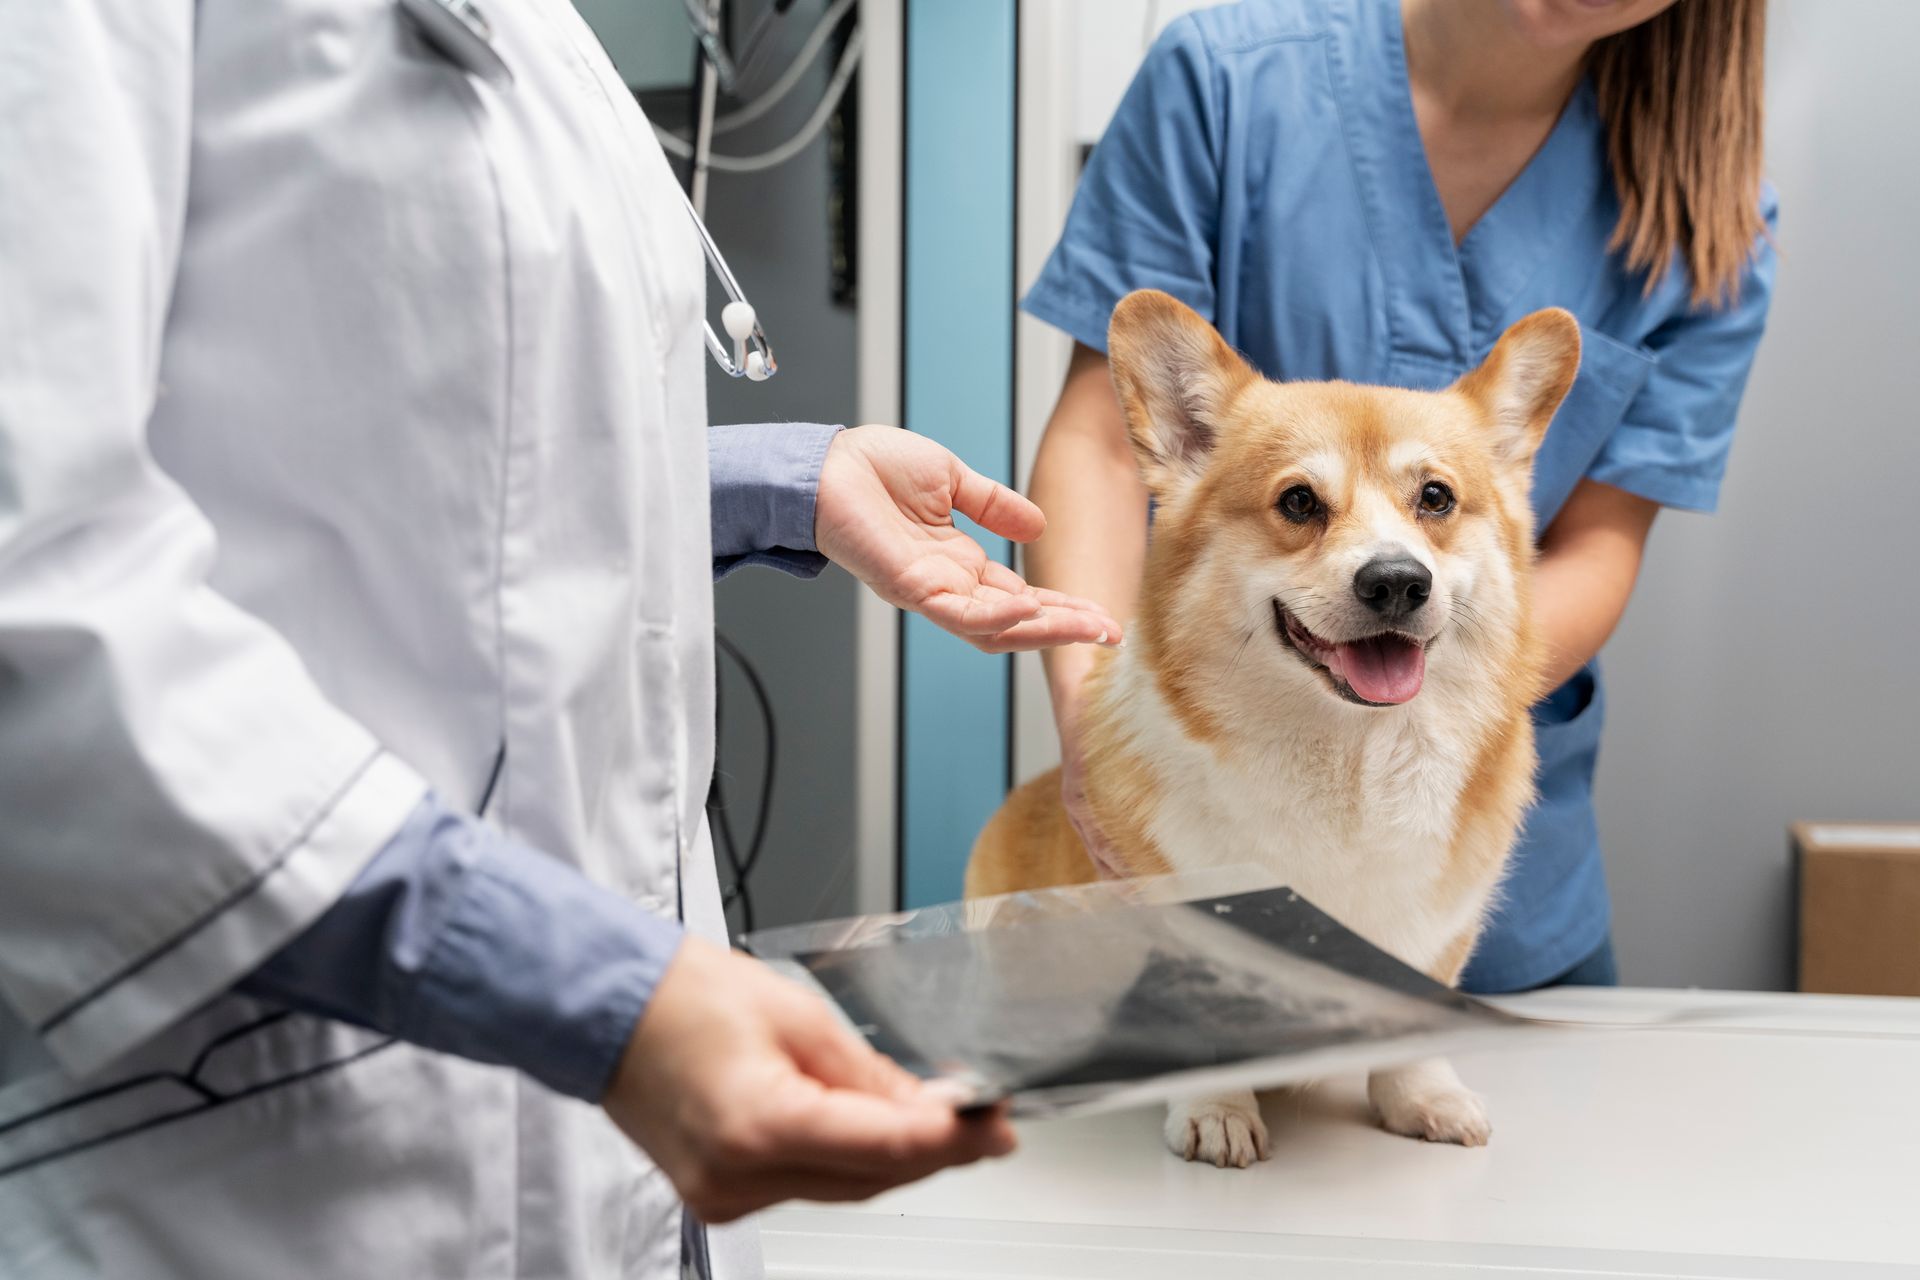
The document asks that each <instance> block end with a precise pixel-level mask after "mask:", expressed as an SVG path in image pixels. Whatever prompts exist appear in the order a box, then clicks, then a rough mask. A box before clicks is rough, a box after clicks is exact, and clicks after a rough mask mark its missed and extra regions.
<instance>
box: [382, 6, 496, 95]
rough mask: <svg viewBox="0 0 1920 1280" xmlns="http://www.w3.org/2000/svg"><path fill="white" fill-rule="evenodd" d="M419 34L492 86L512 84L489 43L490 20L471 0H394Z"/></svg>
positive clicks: (491, 43)
mask: <svg viewBox="0 0 1920 1280" xmlns="http://www.w3.org/2000/svg"><path fill="white" fill-rule="evenodd" d="M398 3H399V5H400V8H401V9H402V10H403V11H405V13H406V14H407V16H408V17H410V18H412V19H413V20H414V22H415V23H417V24H418V25H419V27H420V31H421V34H423V35H424V36H426V38H427V39H428V40H429V41H431V42H432V44H433V46H434V47H435V48H436V49H438V50H439V51H440V52H441V53H443V54H445V55H446V56H447V58H448V59H449V60H450V61H452V62H453V63H454V64H455V65H457V66H459V67H461V68H462V69H464V70H466V71H469V72H471V73H472V74H474V75H476V76H479V77H480V78H481V79H482V80H485V81H486V82H487V83H488V84H491V85H493V86H494V87H496V88H500V89H505V88H508V87H510V86H511V85H512V84H513V72H512V71H511V70H509V69H508V67H507V63H506V60H505V59H504V58H502V57H501V56H500V51H499V50H497V49H495V48H494V47H493V24H492V23H490V22H488V21H487V15H486V14H484V13H482V12H481V11H480V6H478V5H476V4H474V3H473V0H398Z"/></svg>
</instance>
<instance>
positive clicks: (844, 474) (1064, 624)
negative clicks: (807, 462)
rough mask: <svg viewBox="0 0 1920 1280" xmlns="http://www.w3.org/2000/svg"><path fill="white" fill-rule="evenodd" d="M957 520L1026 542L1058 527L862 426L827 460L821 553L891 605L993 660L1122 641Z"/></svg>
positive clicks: (1092, 611)
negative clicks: (996, 555)
mask: <svg viewBox="0 0 1920 1280" xmlns="http://www.w3.org/2000/svg"><path fill="white" fill-rule="evenodd" d="M956 512H957V513H959V514H961V515H964V516H967V517H968V518H970V519H972V520H974V521H977V522H978V523H979V524H980V525H981V527H983V528H985V529H987V530H989V531H990V532H993V533H997V534H999V535H1000V536H1001V537H1003V538H1009V539H1011V540H1013V541H1015V542H1031V541H1032V540H1033V539H1035V538H1037V537H1039V536H1040V534H1041V532H1042V531H1043V530H1044V529H1045V528H1046V524H1047V522H1046V517H1045V516H1043V515H1042V514H1041V513H1040V508H1038V507H1036V506H1034V505H1033V504H1032V503H1031V502H1029V501H1027V500H1026V499H1025V498H1023V497H1021V496H1020V495H1019V494H1017V493H1015V492H1014V491H1013V490H1011V489H1009V488H1007V487H1006V486H1005V485H1002V484H997V483H995V482H994V481H992V480H989V479H987V478H986V477H985V476H983V475H980V474H979V473H977V472H975V471H973V470H972V469H971V468H969V467H968V466H967V465H966V464H965V463H963V462H961V461H960V459H959V458H957V457H955V456H954V455H953V454H952V453H951V452H949V451H948V450H946V449H944V448H942V447H941V446H940V445H938V444H935V443H934V442H933V441H931V440H929V439H927V438H926V437H924V436H918V435H915V434H913V433H912V432H910V431H903V430H900V429H898V428H895V427H884V426H869V427H856V428H854V429H852V430H849V431H843V432H841V433H840V434H839V435H837V436H835V437H834V441H833V444H832V446H831V447H830V448H829V449H828V450H827V457H826V462H825V464H824V465H823V466H822V467H821V470H820V491H819V498H818V500H817V502H816V504H815V507H814V543H815V545H816V546H817V547H818V548H819V549H820V551H821V553H822V554H824V555H825V556H826V557H827V558H828V559H829V560H832V561H833V562H834V563H835V564H838V565H840V566H841V567H842V568H844V569H846V570H847V571H848V572H849V573H851V574H853V575H854V576H855V577H856V578H858V579H860V581H862V582H864V583H866V584H867V586H869V587H870V588H872V589H873V591H874V593H875V594H876V595H878V596H879V597H880V598H881V599H883V600H885V601H886V602H887V603H889V604H892V605H895V606H897V607H899V608H902V609H910V610H912V611H913V612H915V613H918V614H920V615H922V616H924V617H926V618H928V619H930V620H931V621H932V622H934V623H935V624H936V625H937V626H939V627H941V628H943V629H945V630H947V631H951V632H952V633H953V634H954V635H957V636H959V637H960V638H961V639H963V640H965V641H967V643H969V644H971V645H973V646H974V647H975V648H977V649H980V650H982V651H984V652H987V653H1008V652H1012V651H1014V650H1017V649H1044V648H1049V647H1051V646H1054V645H1062V644H1081V643H1095V644H1118V643H1119V642H1120V638H1121V634H1120V624H1119V622H1117V621H1116V620H1115V619H1114V618H1113V617H1112V615H1110V614H1109V613H1107V611H1106V610H1104V609H1102V608H1101V607H1100V606H1099V605H1097V604H1094V603H1093V602H1092V601H1089V600H1081V599H1078V598H1076V597H1073V596H1067V595H1062V594H1060V593H1059V592H1057V591H1043V590H1038V589H1036V588H1034V587H1031V586H1028V585H1027V583H1026V581H1025V580H1024V579H1023V578H1021V577H1020V575H1019V574H1017V573H1015V572H1014V571H1013V570H1012V569H1010V568H1008V567H1007V566H1006V565H1003V564H1001V563H1000V562H999V561H997V560H995V559H993V558H992V557H990V556H989V555H987V553H986V550H985V549H984V548H982V547H981V546H980V544H979V543H978V542H975V541H974V540H973V539H972V538H970V537H968V536H967V535H966V534H965V533H963V532H962V531H961V530H959V529H956V528H955V527H954V525H953V517H954V514H955V513H956Z"/></svg>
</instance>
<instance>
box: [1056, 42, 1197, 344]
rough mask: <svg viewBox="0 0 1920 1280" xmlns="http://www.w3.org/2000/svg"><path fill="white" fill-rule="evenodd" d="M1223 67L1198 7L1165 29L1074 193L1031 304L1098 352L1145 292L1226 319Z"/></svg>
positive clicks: (1128, 91)
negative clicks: (1127, 306)
mask: <svg viewBox="0 0 1920 1280" xmlns="http://www.w3.org/2000/svg"><path fill="white" fill-rule="evenodd" d="M1214 76H1215V69H1214V62H1213V57H1212V55H1211V53H1210V52H1209V50H1208V47H1207V44H1206V38H1205V36H1204V35H1203V34H1202V33H1201V30H1200V28H1199V26H1198V25H1197V24H1196V23H1195V22H1194V21H1193V19H1192V17H1191V16H1187V17H1182V18H1180V19H1177V20H1176V21H1174V22H1173V23H1172V24H1170V25H1169V26H1168V27H1167V29H1166V30H1165V31H1164V32H1162V33H1161V35H1160V38H1159V40H1157V41H1156V42H1155V43H1154V46H1153V48H1152V50H1150V51H1149V52H1148V54H1147V57H1146V61H1144V62H1143V63H1142V64H1141V66H1140V70H1139V71H1138V72H1137V73H1136V74H1135V75H1134V78H1133V83H1132V84H1131V85H1129V86H1128V88H1127V92H1126V96H1125V97H1124V98H1122V99H1121V102H1120V107H1119V109H1118V110H1117V111H1115V112H1114V116H1113V120H1112V121H1111V122H1110V123H1109V124H1108V125H1107V130H1106V133H1105V134H1104V135H1103V136H1102V137H1101V139H1100V143H1099V145H1098V146H1096V147H1095V148H1094V149H1093V155H1092V157H1091V158H1090V159H1089V160H1088V161H1087V167H1086V171H1085V172H1084V173H1083V174H1082V175H1081V177H1080V186H1079V189H1078V190H1077V191H1076V192H1075V193H1074V197H1073V208H1072V210H1071V211H1070V212H1069V213H1068V215H1067V225H1066V228H1065V230H1063V231H1062V232H1061V233H1060V241H1059V243H1058V244H1056V245H1055V246H1054V249H1053V253H1052V254H1051V255H1050V256H1049V257H1048V258H1047V265H1046V266H1045V267H1044V268H1042V269H1041V272H1040V277H1039V279H1038V280H1036V281H1035V282H1034V285H1033V288H1032V289H1031V290H1029V291H1028V293H1027V296H1026V298H1025V299H1024V300H1023V301H1022V303H1021V306H1022V307H1024V308H1025V309H1026V311H1027V312H1028V313H1029V314H1031V315H1033V316H1035V317H1036V318H1038V319H1041V320H1044V321H1046V322H1047V323H1048V324H1051V325H1053V326H1055V327H1056V328H1059V329H1063V330H1065V331H1066V332H1067V333H1068V334H1070V335H1071V336H1072V337H1074V338H1076V339H1077V340H1079V341H1081V342H1084V343H1085V344H1086V345H1088V346H1089V347H1092V348H1093V349H1094V350H1096V351H1105V350H1106V349H1107V322H1108V321H1109V320H1110V319H1111V318H1112V316H1113V308H1114V306H1115V304H1116V303H1118V302H1119V301H1120V299H1121V298H1123V297H1125V296H1126V295H1127V294H1129V293H1131V292H1132V291H1133V290H1135V289H1160V290H1163V291H1165V292H1167V293H1170V294H1172V295H1173V296H1174V297H1176V298H1178V299H1180V300H1181V301H1182V302H1184V303H1186V304H1187V305H1188V306H1190V307H1192V308H1193V309H1194V310H1195V311H1197V312H1199V313H1200V314H1201V315H1202V316H1204V317H1206V318H1207V319H1208V320H1214V321H1217V320H1218V317H1217V316H1215V314H1214V311H1215V304H1216V291H1215V283H1214V282H1215V262H1214V245H1215V243H1216V242H1217V241H1218V238H1219V225H1220V152H1221V148H1220V145H1219V137H1218V128H1217V122H1218V119H1219V115H1218V110H1217V104H1216V97H1217V87H1216V85H1215V82H1214Z"/></svg>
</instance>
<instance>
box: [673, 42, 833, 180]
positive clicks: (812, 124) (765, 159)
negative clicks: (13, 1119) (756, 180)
mask: <svg viewBox="0 0 1920 1280" xmlns="http://www.w3.org/2000/svg"><path fill="white" fill-rule="evenodd" d="M863 43H864V33H863V32H862V31H861V30H860V29H859V28H858V27H856V28H854V32H853V35H852V36H851V37H849V38H848V40H847V47H846V48H845V49H844V50H843V51H842V52H841V54H840V62H839V64H838V65H837V66H836V67H834V69H833V78H832V79H831V80H829V81H828V82H827V89H826V92H825V94H823V95H822V96H821V99H820V102H819V104H818V105H817V106H815V108H814V111H813V114H812V115H811V116H809V117H808V118H807V122H806V123H805V124H804V125H802V126H801V127H800V131H799V132H798V133H795V134H794V135H793V136H792V137H791V138H788V139H787V140H786V141H785V142H783V143H781V144H780V145H778V146H776V147H773V148H772V149H770V150H767V151H763V152H760V153H759V154H758V155H749V156H730V155H720V154H717V153H709V154H707V156H706V166H705V167H706V169H708V170H715V171H718V172H720V173H760V172H762V171H764V170H767V169H773V168H777V167H779V166H780V165H783V164H785V163H786V162H787V161H789V160H791V159H793V158H794V157H795V156H797V155H799V154H800V153H801V152H802V151H804V150H806V149H807V147H808V146H809V145H810V144H811V143H812V142H813V141H814V139H815V138H818V137H819V136H820V133H821V131H823V130H824V129H825V128H826V127H827V121H828V120H830V119H832V118H833V113H834V109H835V108H837V107H838V106H839V105H840V99H841V98H842V97H844V96H845V95H846V91H847V86H848V85H849V84H850V83H852V81H853V73H854V71H855V69H857V68H858V67H859V65H860V51H861V48H862V45H863ZM653 132H654V136H655V137H657V138H659V140H660V146H661V147H662V148H663V149H664V150H666V151H667V152H668V153H669V154H670V155H676V156H679V157H680V158H681V159H683V160H684V159H694V158H696V153H695V148H694V144H693V143H691V142H688V141H687V140H686V139H685V138H682V137H680V136H679V135H678V134H675V133H670V132H668V131H667V130H665V129H662V128H661V127H660V126H659V125H655V126H653Z"/></svg>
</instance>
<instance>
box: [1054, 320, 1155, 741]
mask: <svg viewBox="0 0 1920 1280" xmlns="http://www.w3.org/2000/svg"><path fill="white" fill-rule="evenodd" d="M1030 496H1031V497H1032V498H1033V500H1034V502H1035V503H1036V504H1037V505H1038V506H1039V507H1040V509H1041V510H1042V511H1044V512H1046V515H1047V531H1046V533H1044V534H1043V535H1042V536H1041V537H1040V539H1039V540H1038V541H1036V542H1034V543H1033V544H1032V545H1030V546H1029V547H1028V548H1027V560H1026V567H1027V577H1028V580H1029V581H1031V582H1032V583H1033V584H1034V585H1035V586H1037V587H1048V588H1051V589H1053V590H1055V591H1064V592H1067V593H1068V594H1070V595H1075V596H1083V597H1086V598H1089V599H1093V600H1099V601H1101V602H1102V603H1103V604H1105V605H1106V606H1107V607H1108V608H1109V609H1110V610H1112V612H1113V613H1114V615H1115V616H1116V617H1118V618H1119V619H1120V620H1121V621H1122V622H1123V623H1124V622H1127V621H1128V620H1129V619H1131V618H1132V617H1133V615H1134V611H1135V607H1136V605H1137V604H1138V597H1139V591H1140V572H1141V569H1142V567H1143V566H1144V565H1145V563H1146V554H1147V491H1146V486H1145V485H1143V484H1141V483H1140V476H1139V472H1138V470H1137V469H1136V467H1135V463H1134V459H1133V449H1132V446H1131V445H1130V444H1129V443H1128V440H1127V433H1126V425H1125V422H1124V419H1123V418H1122V416H1121V410H1120V403H1119V400H1118V398H1117V397H1116V396H1115V395H1114V391H1113V384H1112V382H1111V380H1110V379H1109V377H1108V373H1107V362H1106V358H1105V357H1104V356H1102V355H1101V354H1100V353H1099V352H1097V351H1093V350H1092V349H1090V348H1087V347H1084V346H1081V347H1076V348H1075V350H1074V358H1073V364H1072V367H1071V368H1070V369H1069V371H1068V373H1067V380H1066V384H1065V385H1064V386H1063V387H1062V389H1061V393H1060V402H1059V404H1058V405H1056V406H1055V408H1054V411H1053V417H1052V418H1051V419H1050V420H1049V421H1048V423H1047V433H1046V436H1045V437H1044V438H1043V439H1042V441H1041V443H1040V452H1039V456H1038V457H1037V458H1036V459H1035V461H1034V468H1033V483H1032V486H1031V489H1030ZM1096 653H1097V650H1096V649H1095V648H1094V647H1093V646H1092V645H1072V646H1069V647H1065V648H1059V649H1053V650H1049V651H1048V652H1047V653H1046V654H1045V661H1046V664H1047V677H1048V683H1049V684H1050V685H1051V686H1052V688H1053V691H1054V706H1055V710H1056V712H1058V711H1060V710H1061V709H1062V707H1061V698H1062V695H1063V693H1070V692H1071V691H1073V690H1076V689H1077V688H1078V686H1079V684H1080V681H1081V680H1082V679H1084V678H1085V676H1086V674H1087V672H1088V671H1089V670H1090V669H1091V668H1092V666H1093V660H1094V656H1095V654H1096Z"/></svg>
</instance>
